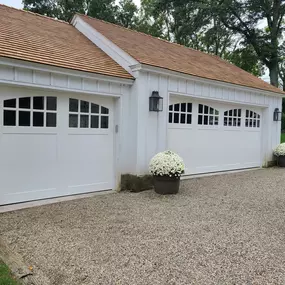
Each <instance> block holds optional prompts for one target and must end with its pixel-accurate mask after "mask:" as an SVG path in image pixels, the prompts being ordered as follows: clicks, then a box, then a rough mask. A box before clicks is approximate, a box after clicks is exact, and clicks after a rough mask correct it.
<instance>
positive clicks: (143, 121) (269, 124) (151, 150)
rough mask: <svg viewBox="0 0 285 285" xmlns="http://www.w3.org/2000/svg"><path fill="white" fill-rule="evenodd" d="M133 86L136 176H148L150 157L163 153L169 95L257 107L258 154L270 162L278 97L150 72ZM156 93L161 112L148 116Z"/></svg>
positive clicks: (275, 140)
mask: <svg viewBox="0 0 285 285" xmlns="http://www.w3.org/2000/svg"><path fill="white" fill-rule="evenodd" d="M136 81H137V82H136V84H137V85H138V86H140V88H139V89H138V90H134V89H132V95H131V96H134V92H135V93H136V92H139V93H138V96H139V98H138V101H139V110H138V122H139V123H138V138H137V140H138V145H137V165H136V171H137V174H146V173H148V164H149V161H150V159H151V157H152V156H153V155H154V154H156V153H157V152H159V151H163V150H165V149H167V130H168V105H169V104H168V102H169V96H170V95H182V96H190V97H196V98H201V99H203V100H214V101H215V100H218V101H221V102H227V103H233V104H235V103H236V104H240V105H250V106H258V107H261V108H263V114H262V117H263V122H262V132H263V133H262V152H263V156H262V157H263V165H264V166H266V165H267V162H269V161H272V159H273V157H272V149H273V148H274V147H275V146H276V145H277V144H279V143H280V133H281V122H274V121H273V112H274V109H275V108H279V109H280V110H281V109H282V98H281V95H277V94H276V95H274V94H266V93H267V92H265V91H262V90H254V89H249V88H244V87H240V86H235V85H230V84H223V83H219V82H210V81H209V80H204V79H200V78H197V79H195V78H194V77H189V79H187V77H186V76H181V77H178V76H170V75H167V74H159V73H156V72H151V71H145V72H143V71H140V74H139V77H137V79H136ZM154 90H157V91H159V95H160V96H162V97H163V112H149V106H148V104H149V96H150V95H151V92H152V91H154Z"/></svg>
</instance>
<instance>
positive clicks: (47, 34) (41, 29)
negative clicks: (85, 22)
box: [0, 5, 133, 78]
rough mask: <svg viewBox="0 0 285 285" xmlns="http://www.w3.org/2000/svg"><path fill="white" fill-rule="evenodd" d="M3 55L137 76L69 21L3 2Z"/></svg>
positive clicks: (0, 21)
mask: <svg viewBox="0 0 285 285" xmlns="http://www.w3.org/2000/svg"><path fill="white" fill-rule="evenodd" d="M0 56H3V57H9V58H15V59H20V60H26V61H31V62H36V63H42V64H48V65H52V66H58V67H63V68H69V69H74V70H80V71H86V72H92V73H97V74H103V75H109V76H115V77H121V78H133V77H132V76H131V75H130V74H129V73H128V72H127V71H126V70H124V69H123V68H122V67H121V66H120V65H119V64H117V63H116V62H115V61H114V60H112V59H111V58H110V57H109V56H108V55H106V54H105V53H104V52H103V51H102V50H101V49H99V48H98V47H97V46H96V45H94V44H93V43H92V42H91V41H89V40H88V39H87V38H86V37H85V36H84V35H83V34H81V33H80V32H79V31H78V30H77V29H76V28H74V27H73V26H72V25H70V24H69V23H66V22H63V21H59V20H55V19H52V18H48V17H45V16H41V15H38V14H34V13H31V12H26V11H23V10H18V9H14V8H11V7H7V6H4V5H0Z"/></svg>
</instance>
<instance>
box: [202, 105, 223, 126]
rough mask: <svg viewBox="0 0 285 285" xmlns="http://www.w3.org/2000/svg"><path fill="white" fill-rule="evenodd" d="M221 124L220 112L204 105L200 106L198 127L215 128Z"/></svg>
mask: <svg viewBox="0 0 285 285" xmlns="http://www.w3.org/2000/svg"><path fill="white" fill-rule="evenodd" d="M218 124H219V111H218V110H216V109H214V108H212V107H210V106H207V105H203V104H199V105H198V125H205V126H209V125H210V126H213V125H216V126H217V125H218Z"/></svg>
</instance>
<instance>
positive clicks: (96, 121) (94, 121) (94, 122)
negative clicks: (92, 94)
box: [91, 116, 99, 129]
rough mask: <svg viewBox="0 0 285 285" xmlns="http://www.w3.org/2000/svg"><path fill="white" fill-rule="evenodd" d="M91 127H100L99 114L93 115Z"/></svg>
mask: <svg viewBox="0 0 285 285" xmlns="http://www.w3.org/2000/svg"><path fill="white" fill-rule="evenodd" d="M91 128H92V129H98V128H99V116H91Z"/></svg>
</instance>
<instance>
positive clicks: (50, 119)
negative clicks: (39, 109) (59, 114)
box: [46, 113, 56, 127]
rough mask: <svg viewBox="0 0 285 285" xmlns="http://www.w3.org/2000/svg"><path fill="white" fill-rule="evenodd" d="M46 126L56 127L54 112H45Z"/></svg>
mask: <svg viewBox="0 0 285 285" xmlns="http://www.w3.org/2000/svg"><path fill="white" fill-rule="evenodd" d="M46 126H47V127H56V113H46Z"/></svg>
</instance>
